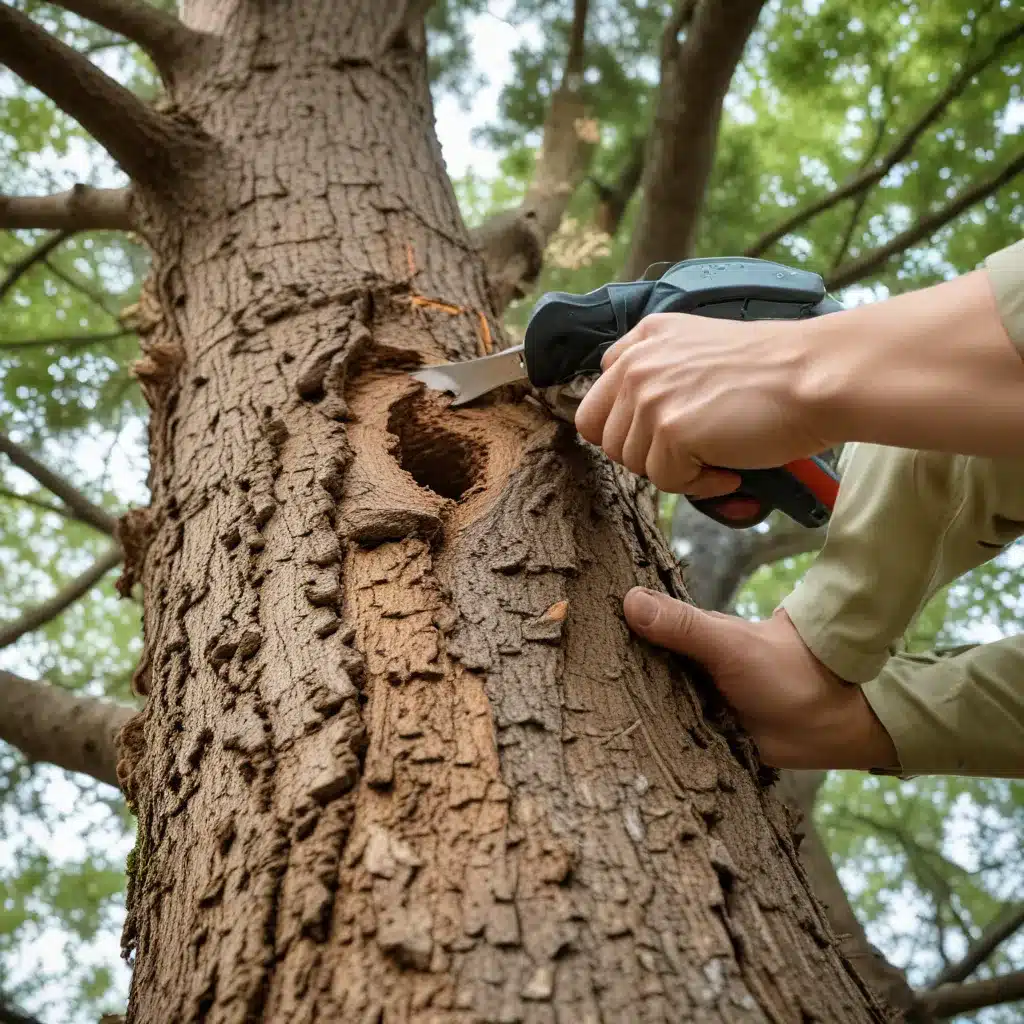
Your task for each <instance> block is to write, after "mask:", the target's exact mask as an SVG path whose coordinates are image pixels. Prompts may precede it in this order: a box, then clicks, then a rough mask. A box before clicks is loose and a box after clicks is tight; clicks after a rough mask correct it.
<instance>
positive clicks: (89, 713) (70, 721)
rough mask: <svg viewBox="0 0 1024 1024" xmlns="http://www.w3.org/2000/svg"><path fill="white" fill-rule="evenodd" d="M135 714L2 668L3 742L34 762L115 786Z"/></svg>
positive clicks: (0, 713) (0, 712) (0, 737)
mask: <svg viewBox="0 0 1024 1024" xmlns="http://www.w3.org/2000/svg"><path fill="white" fill-rule="evenodd" d="M134 713H135V712H134V710H133V709H132V708H130V707H126V706H124V705H122V704H115V703H113V702H111V701H105V700H97V699H96V698H95V697H81V696H78V695H76V694H74V693H71V692H69V691H68V690H64V689H61V688H60V687H59V686H53V685H51V684H49V683H43V682H33V681H32V680H29V679H23V678H22V677H21V676H16V675H14V674H13V673H12V672H5V671H3V670H2V669H0V740H3V741H4V742H5V743H10V744H11V746H13V747H17V748H18V750H20V751H21V752H22V753H23V754H24V755H25V756H26V757H27V758H28V759H29V760H30V761H45V762H48V763H50V764H54V765H56V766H57V767H58V768H66V769H67V770H68V771H71V772H82V773H83V774H85V775H91V776H92V777H93V778H94V779H98V780H99V781H100V782H106V783H107V784H108V785H110V786H116V785H117V734H118V732H119V731H120V729H121V727H122V726H123V725H124V724H125V722H127V721H128V719H129V718H131V717H132V715H133V714H134ZM0 1019H2V1018H0Z"/></svg>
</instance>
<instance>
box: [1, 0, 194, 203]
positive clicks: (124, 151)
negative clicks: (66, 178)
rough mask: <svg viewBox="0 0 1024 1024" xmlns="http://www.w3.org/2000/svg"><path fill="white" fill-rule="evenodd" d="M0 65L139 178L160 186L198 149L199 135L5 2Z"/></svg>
mask: <svg viewBox="0 0 1024 1024" xmlns="http://www.w3.org/2000/svg"><path fill="white" fill-rule="evenodd" d="M0 64H4V65H6V66H7V67H9V68H10V69H11V71H13V72H14V73H15V74H16V75H18V76H19V77H21V78H22V79H24V80H25V81H26V82H27V83H28V84H29V85H31V86H34V87H35V88H36V89H38V90H39V91H40V92H42V93H44V94H45V95H46V96H48V97H49V98H50V99H51V100H53V102H54V103H56V104H57V106H58V107H60V108H61V109H62V110H63V111H64V112H65V113H67V114H69V115H70V116H71V117H73V118H74V119H75V120H76V121H77V122H78V123H79V124H80V125H81V126H82V127H83V128H84V129H85V130H86V131H87V132H88V133H89V134H90V135H92V137H93V138H94V139H95V140H96V141H97V142H98V143H99V144H100V145H101V146H103V147H104V148H105V149H106V150H107V152H108V153H109V154H110V155H111V156H112V157H113V158H114V160H116V161H117V163H118V164H119V165H120V166H121V169H122V170H123V171H124V172H125V173H126V174H127V175H128V176H129V177H130V178H132V179H133V180H135V181H140V182H145V183H147V184H153V185H158V184H162V183H163V182H164V181H166V180H167V178H168V177H169V176H170V175H171V173H172V168H173V167H174V165H175V163H176V162H180V161H182V160H184V159H185V158H187V156H188V155H189V154H190V152H193V151H194V150H195V147H196V144H197V141H198V140H197V137H196V136H194V135H192V134H190V133H187V132H186V131H185V130H184V129H183V128H181V127H180V126H178V125H177V124H176V123H175V122H174V121H172V120H171V119H170V118H167V117H164V116H163V115H162V114H159V113H158V112H157V111H156V110H154V109H153V108H152V107H148V106H146V104H145V103H143V102H142V101H141V100H140V99H139V98H138V97H137V96H136V95H135V94H134V93H132V92H130V91H129V90H128V89H125V88H124V86H122V85H119V84H118V83H117V82H115V81H114V79H112V78H111V77H110V76H109V75H106V74H104V73H103V72H102V71H101V70H100V69H99V68H98V67H97V66H96V65H95V64H93V63H92V62H91V61H90V60H89V59H88V58H87V57H83V56H82V55H81V54H80V53H76V52H75V51H74V50H73V49H71V47H70V46H65V45H64V43H62V42H61V41H60V40H59V39H55V38H54V37H53V36H51V35H50V34H49V33H48V32H46V31H45V30H44V29H42V28H40V27H39V26H38V25H37V24H36V23H35V22H34V21H32V19H31V18H29V17H27V16H26V15H24V14H22V13H21V11H17V10H15V9H14V8H13V7H9V6H8V5H7V4H4V3H0Z"/></svg>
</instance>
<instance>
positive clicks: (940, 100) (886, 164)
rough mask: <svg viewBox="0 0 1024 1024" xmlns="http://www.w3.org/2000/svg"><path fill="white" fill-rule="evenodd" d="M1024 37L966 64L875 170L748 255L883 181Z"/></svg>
mask: <svg viewBox="0 0 1024 1024" xmlns="http://www.w3.org/2000/svg"><path fill="white" fill-rule="evenodd" d="M1022 35H1024V25H1016V26H1015V27H1014V28H1012V29H1010V30H1009V31H1007V32H1004V33H1003V34H1002V35H1001V36H999V38H998V39H997V40H996V41H995V43H994V44H993V46H992V49H991V50H989V52H988V53H987V54H986V55H985V56H984V57H981V58H979V59H978V60H976V61H973V62H972V63H970V64H966V65H964V67H962V68H961V69H960V72H959V74H957V75H955V76H954V77H953V79H952V80H951V81H950V83H949V85H947V86H946V88H945V89H943V90H942V92H941V93H940V94H939V95H938V96H937V97H936V98H935V100H934V101H933V102H932V103H931V105H930V106H929V107H927V109H925V110H924V111H923V112H922V114H921V116H920V117H919V118H918V119H917V120H916V121H915V122H914V123H913V124H912V125H911V126H910V128H908V129H907V131H906V132H904V133H903V135H901V136H900V138H899V139H898V140H897V141H896V143H895V144H894V145H893V147H892V148H891V149H890V150H889V152H888V153H886V155H885V156H884V157H883V158H882V159H881V160H880V161H878V162H876V163H874V164H873V165H872V166H871V167H869V168H866V169H864V170H861V171H859V172H858V173H857V174H855V175H854V176H853V177H852V178H850V179H848V180H847V181H846V182H844V183H843V184H842V185H840V186H839V188H837V189H834V190H833V191H832V192H829V193H828V194H827V195H824V196H822V197H821V198H820V199H817V200H815V201H814V202H813V203H810V204H809V205H807V206H805V207H804V208H803V209H802V210H797V211H796V212H795V213H794V214H792V215H791V216H789V217H787V218H786V219H785V220H784V221H782V222H781V223H779V224H776V225H775V227H773V228H772V229H771V230H770V231H767V232H765V234H763V235H762V236H761V237H760V238H759V239H758V240H757V241H756V242H754V244H753V245H751V246H749V247H748V248H747V250H746V251H745V252H744V255H745V256H760V255H761V253H763V252H764V251H765V250H766V249H768V248H769V247H770V246H772V245H774V243H775V242H777V241H778V240H779V239H780V238H782V236H783V235H786V234H789V232H791V231H792V230H793V229H794V228H798V227H799V226H800V225H801V224H805V223H806V222H807V221H809V220H810V219H811V218H812V217H816V216H817V215H818V214H819V213H823V212H824V211H825V210H828V209H831V208H832V207H833V206H835V205H837V204H838V203H841V202H843V200H844V199H849V198H850V197H851V196H855V195H857V194H859V193H861V192H863V191H864V190H866V189H869V188H871V187H872V186H873V185H876V184H877V183H878V182H880V181H881V180H882V179H883V178H884V177H885V176H886V175H887V174H888V173H889V171H891V170H892V168H893V167H895V166H896V164H898V163H899V162H900V161H901V160H903V159H905V158H906V157H907V156H909V154H910V151H911V150H912V149H913V148H914V146H915V145H916V143H917V140H918V139H919V138H920V137H921V136H922V135H923V134H924V133H925V132H926V131H927V130H928V129H929V128H930V127H931V126H932V125H933V124H934V123H935V122H936V121H938V120H939V118H941V117H942V115H943V114H944V113H945V112H946V110H947V108H948V107H949V105H950V104H951V103H952V102H953V100H955V99H956V97H957V96H959V95H960V93H962V92H963V91H964V89H966V88H967V86H968V85H970V83H971V79H972V78H973V77H974V76H975V75H977V74H978V73H979V72H980V71H983V70H984V69H985V68H986V67H987V66H988V65H989V64H992V63H993V62H994V61H995V60H996V58H997V57H998V56H999V55H1000V54H1001V53H1002V52H1003V51H1004V50H1005V49H1007V47H1009V46H1010V45H1011V44H1013V43H1014V42H1016V41H1017V40H1018V39H1020V38H1021V36H1022Z"/></svg>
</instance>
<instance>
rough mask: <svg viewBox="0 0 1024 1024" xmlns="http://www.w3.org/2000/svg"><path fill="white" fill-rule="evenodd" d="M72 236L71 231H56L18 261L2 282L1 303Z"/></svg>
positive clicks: (0, 289) (0, 284)
mask: <svg viewBox="0 0 1024 1024" xmlns="http://www.w3.org/2000/svg"><path fill="white" fill-rule="evenodd" d="M71 234H72V232H71V231H67V230H65V231H55V232H54V233H53V234H52V235H50V236H48V237H47V238H44V239H43V240H42V241H41V242H40V243H39V244H38V245H36V246H34V247H33V248H31V249H30V250H29V251H28V252H27V253H25V255H24V256H22V258H21V259H20V260H18V261H17V262H16V263H15V264H14V266H13V267H11V269H10V270H8V271H7V276H6V277H5V278H4V279H3V281H0V301H3V298H4V296H6V295H7V293H8V292H9V291H10V290H11V289H12V288H13V287H14V286H15V285H16V284H17V283H18V279H19V278H20V277H21V276H22V275H23V274H25V273H26V272H27V271H29V270H30V269H31V268H32V267H34V266H35V265H36V264H37V263H39V262H40V261H41V260H42V261H45V259H46V257H47V256H49V255H50V253H51V252H53V250H54V249H56V248H57V246H58V245H60V244H61V242H63V241H64V240H65V239H66V238H68V237H69V236H70V235H71Z"/></svg>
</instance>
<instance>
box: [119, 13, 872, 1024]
mask: <svg viewBox="0 0 1024 1024" xmlns="http://www.w3.org/2000/svg"><path fill="white" fill-rule="evenodd" d="M185 17H186V21H187V23H188V24H189V25H190V27H192V28H193V29H195V30H197V31H200V32H203V33H204V34H206V35H207V37H208V38H209V37H220V39H221V46H220V48H219V53H218V55H217V57H216V59H215V60H213V61H211V62H210V63H208V64H206V65H205V66H202V62H200V61H196V62H194V63H192V64H190V65H189V66H188V67H186V68H183V69H181V70H180V71H179V72H178V73H177V74H175V76H174V78H173V81H174V90H173V98H174V102H175V104H176V107H177V110H178V111H179V123H188V124H192V125H194V126H195V130H196V131H197V132H199V133H202V134H203V135H205V136H206V137H207V138H206V141H205V142H204V144H203V145H202V146H192V147H190V157H189V163H188V165H187V166H188V173H187V174H183V175H182V176H180V177H175V178H170V177H168V178H166V179H164V180H163V181H161V182H158V183H155V184H154V185H153V186H151V187H140V186H137V188H136V194H135V205H136V209H137V214H138V217H139V220H140V223H141V225H142V230H143V231H144V233H145V235H146V237H147V238H148V239H149V241H150V243H151V245H152V248H153V250H154V275H153V277H152V279H151V281H150V285H149V286H148V287H147V290H146V294H145V299H144V301H143V303H142V304H141V309H142V311H143V312H146V311H147V310H148V313H149V315H148V317H143V318H142V320H143V321H144V322H143V323H142V325H141V327H140V330H141V333H142V339H143V349H144V352H145V353H146V354H145V356H144V358H143V360H142V362H141V364H140V366H139V367H138V372H139V376H140V379H141V381H142V383H143V387H144V389H145V392H146V395H147V398H148V400H149V402H150V404H151V407H152V419H151V430H150V435H151V436H150V445H151V457H152V471H151V479H150V485H151V490H152V495H153V502H152V508H151V510H150V511H149V513H146V514H142V513H139V514H136V515H135V516H134V517H132V519H131V520H129V521H128V522H127V523H126V524H124V526H123V527H122V530H121V532H120V537H121V539H122V543H123V544H124V546H125V549H126V554H127V564H126V571H125V580H124V585H125V588H126V589H127V588H128V587H130V586H131V583H132V581H133V579H134V578H135V577H136V575H139V576H141V579H142V580H143V582H144V591H145V611H146V615H145V622H146V624H145V649H144V654H143V659H142V662H141V664H140V668H139V671H138V672H137V675H136V687H137V689H138V690H139V691H140V692H142V693H146V694H148V701H147V704H146V708H145V710H144V711H143V712H142V714H141V715H140V716H139V717H138V718H136V719H134V720H133V721H132V722H131V723H130V724H129V726H128V727H127V728H126V729H125V731H124V734H123V757H122V761H121V763H120V765H119V775H120V777H121V779H122V782H123V786H124V789H125V792H126V794H127V796H128V798H129V800H130V801H131V803H132V805H133V807H134V808H135V810H136V812H137V815H138V820H139V840H138V846H137V848H136V852H135V854H134V856H133V861H132V866H131V872H130V888H129V897H128V920H127V925H126V929H125V944H126V947H127V948H128V949H129V950H131V951H133V954H134V957H135V970H134V974H133V979H132V994H131V1001H130V1006H129V1011H128V1020H129V1021H130V1022H142V1021H147V1022H148V1021H164V1020H168V1019H171V1020H180V1021H214V1020H216V1021H243V1020H274V1021H289V1022H299V1021H312V1020H345V1021H367V1022H369V1021H380V1020H387V1021H392V1020H395V1021H398V1020H403V1021H404V1020H409V1021H427V1020H432V1021H449V1020H450V1021H462V1020H465V1021H469V1020H494V1021H497V1020H508V1021H513V1020H523V1021H554V1020H563V1021H566V1020H573V1021H591V1020H592V1021H597V1020H604V1021H626V1020H629V1021H656V1020H657V1021H661V1020H681V1019H693V1020H701V1021H709V1022H712V1021H727V1020H728V1021H764V1020H772V1021H779V1022H782V1021H786V1022H788V1021H793V1022H803V1021H829V1022H835V1024H845V1022H853V1021H858V1022H860V1021H878V1020H882V1019H883V1014H882V1012H881V1010H880V1009H879V1007H878V1006H877V1005H875V1004H874V1003H873V1002H872V999H871V997H870V996H869V995H868V994H867V993H866V990H865V988H864V986H863V985H862V983H861V981H860V979H859V978H858V977H857V976H856V974H855V972H854V971H853V970H852V969H851V968H850V966H849V964H848V963H847V962H846V961H845V960H844V959H843V957H842V956H841V955H840V953H839V952H838V950H837V948H836V946H835V943H834V940H833V938H832V936H831V935H830V934H829V933H828V930H827V925H826V923H825V921H824V919H823V917H822V915H821V914H820V913H819V910H818V908H817V906H816V905H815V904H814V903H813V901H812V900H811V898H810V897H809V894H808V892H807V887H806V880H805V878H804V875H803V872H802V870H801V868H800V865H799V861H798V858H797V856H796V852H795V850H794V848H793V843H792V839H791V835H790V831H789V826H788V822H787V818H786V816H785V814H784V812H783V808H782V806H781V804H779V803H778V802H777V801H776V800H775V799H774V798H773V797H772V796H770V795H769V794H768V793H767V792H766V790H765V788H764V785H763V781H764V780H763V776H762V773H761V772H759V769H758V766H757V764H756V761H755V757H754V753H753V751H752V749H751V747H750V744H749V742H748V741H747V740H746V739H745V737H743V736H742V735H741V734H740V733H739V732H738V731H737V730H736V729H735V727H734V726H733V725H732V724H731V722H730V720H729V719H728V717H727V716H726V715H725V714H724V713H723V711H722V709H721V708H720V707H719V706H718V705H717V704H716V703H715V700H714V697H713V695H712V693H713V691H711V690H710V688H698V687H696V686H694V685H693V684H691V683H689V682H687V681H686V679H685V677H684V676H683V675H682V674H681V672H680V670H679V666H678V665H674V664H673V663H672V662H671V661H670V659H669V658H668V657H667V656H666V655H664V654H662V653H660V652H656V651H654V650H652V649H649V648H647V647H645V646H644V645H642V644H640V643H638V642H636V641H635V640H633V639H631V638H630V635H629V633H628V631H627V629H626V627H625V626H624V624H623V622H622V619H621V612H620V608H621V600H622V596H623V594H624V593H625V591H626V590H627V589H628V587H629V586H631V585H632V584H634V583H637V582H640V583H645V584H647V585H649V586H660V587H662V588H666V589H669V590H671V591H673V592H675V593H677V594H682V592H683V591H682V587H681V583H680V581H679V578H678V575H677V572H676V568H675V564H674V560H673V559H672V558H671V557H670V555H669V553H668V551H667V550H666V548H665V547H664V545H663V543H662V542H661V540H660V539H659V536H658V531H657V528H656V525H655V522H654V519H653V517H652V516H651V515H650V512H649V510H648V509H646V508H645V507H644V505H643V503H642V502H640V501H638V500H637V496H636V493H635V492H634V490H633V489H632V488H631V487H630V486H629V485H628V484H627V483H625V482H623V481H622V480H621V479H620V478H619V477H618V476H617V475H616V474H615V473H613V472H612V471H611V469H610V468H609V466H608V465H607V463H606V462H604V461H603V460H602V459H601V458H599V457H597V456H596V454H595V453H594V452H593V451H591V450H586V449H585V448H584V447H583V446H582V445H581V444H580V443H579V442H578V441H577V439H576V437H575V435H574V433H573V432H572V431H571V429H569V428H568V427H565V426H564V425H560V424H558V423H556V422H554V421H552V420H551V419H550V418H549V417H548V416H547V414H545V413H544V412H543V411H542V410H540V409H539V408H538V407H536V406H534V405H531V404H530V403H529V402H526V401H524V400H523V399H522V395H521V394H516V393H509V394H504V395H496V396H494V397H493V398H492V399H491V400H490V401H485V402H481V403H480V404H479V405H478V406H477V407H474V408H470V409H465V410H459V411H454V412H453V411H448V410H447V409H446V404H447V403H446V401H445V400H444V399H441V398H439V397H438V396H436V395H431V394H426V393H424V392H422V391H421V390H420V388H419V386H418V385H414V384H413V383H412V382H411V380H410V379H409V378H408V376H407V375H406V374H405V372H404V371H405V370H406V369H407V368H410V367H413V366H416V365H418V364H420V363H422V362H425V361H435V360H437V359H444V358H466V357H470V356H474V355H477V354H480V353H481V352H483V351H486V350H487V349H489V347H490V344H491V339H492V337H493V336H494V335H495V333H496V330H495V326H494V323H493V321H492V320H491V319H490V309H489V306H488V299H487V291H486V287H485V281H484V278H483V272H482V265H481V262H480V260H479V257H478V255H477V254H476V253H475V252H474V251H473V250H472V248H471V246H470V243H469V239H468V236H467V233H466V231H465V229H464V227H463V225H462V224H461V221H460V218H459V214H458V211H457V207H456V204H455V200H454V196H453V193H452V190H451V187H450V184H449V182H448V180H447V178H446V176H445V175H444V173H443V164H442V161H441V155H440V152H439V147H438V144H437V141H436V138H435V136H434V134H433V130H432V113H431V101H430V95H429V92H428V86H427V80H426V74H425V61H424V58H423V53H422V35H421V33H420V32H419V31H418V30H417V29H416V28H415V27H414V28H412V29H411V30H409V31H405V32H397V33H396V32H394V31H393V25H392V22H391V19H392V18H393V14H392V12H391V11H390V8H388V6H387V5H382V4H380V3H376V2H371V0H361V2H347V3H341V2H340V0H335V2H331V3H324V4H320V5H301V6H296V7H293V8H291V9H290V10H289V15H288V17H284V16H283V15H282V14H281V13H280V12H279V11H278V12H275V11H273V10H271V8H268V7H266V6H265V5H261V4H258V3H255V2H251V0H237V2H226V3H221V4H216V5H214V4H209V3H199V2H198V0H195V2H192V3H186V5H185ZM382 39H386V40H388V41H389V45H388V46H387V48H384V47H383V46H382V44H381V40H382ZM197 152H202V153H205V154H206V157H205V159H204V160H200V161H199V162H198V163H197V162H196V157H195V154H196V153H197Z"/></svg>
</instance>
